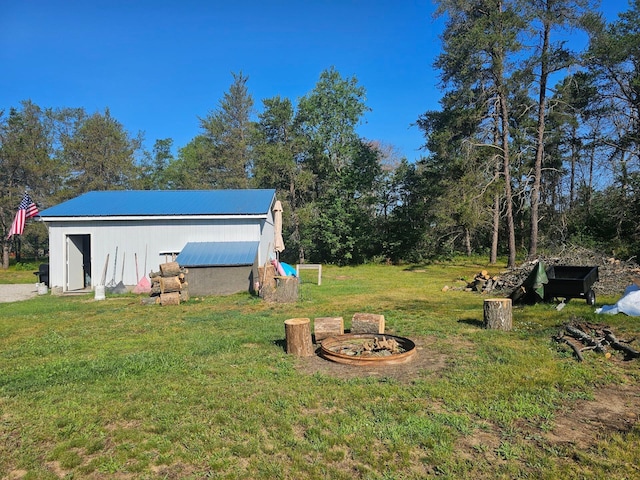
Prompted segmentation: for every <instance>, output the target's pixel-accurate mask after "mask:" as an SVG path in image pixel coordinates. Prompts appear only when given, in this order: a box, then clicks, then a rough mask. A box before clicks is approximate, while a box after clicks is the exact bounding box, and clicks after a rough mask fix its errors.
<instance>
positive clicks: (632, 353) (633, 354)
mask: <svg viewBox="0 0 640 480" xmlns="http://www.w3.org/2000/svg"><path fill="white" fill-rule="evenodd" d="M604 333H605V337H604V338H605V339H606V340H607V341H608V342H609V344H610V345H611V346H612V347H613V348H614V349H615V350H620V351H622V352H624V355H625V357H626V358H640V352H638V351H637V350H635V349H633V348H631V347H630V346H629V345H624V344H623V343H622V342H621V341H620V340H618V339H617V338H616V336H615V335H614V334H613V332H612V331H611V330H604Z"/></svg>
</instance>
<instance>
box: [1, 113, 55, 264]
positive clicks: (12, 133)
mask: <svg viewBox="0 0 640 480" xmlns="http://www.w3.org/2000/svg"><path fill="white" fill-rule="evenodd" d="M53 120H54V114H53V112H52V111H51V110H42V109H41V108H40V107H38V106H37V105H35V104H34V103H32V102H31V101H25V102H22V103H21V108H20V109H17V108H11V109H10V111H9V115H8V117H4V116H3V115H2V114H0V205H2V206H0V222H1V225H2V247H3V248H2V251H3V254H2V267H3V268H8V267H9V247H10V243H9V242H8V241H7V240H6V236H7V233H8V231H9V228H10V227H11V224H12V222H13V218H14V216H15V213H16V211H17V208H18V205H19V203H20V200H21V199H22V196H23V194H24V192H25V190H29V192H30V195H31V196H32V199H33V200H34V201H35V202H37V203H40V205H42V204H41V201H42V199H43V198H44V196H45V195H46V194H49V193H50V192H51V191H53V190H54V189H55V187H56V185H59V181H60V179H59V176H58V174H59V172H60V168H59V164H58V162H57V161H56V159H55V157H54V156H53V149H52V144H53V140H52V136H53V132H54V129H53ZM29 228H34V229H38V227H37V226H33V227H29ZM26 233H28V229H26V230H25V234H26ZM40 235H41V236H44V233H43V232H40ZM12 241H13V242H18V243H16V254H17V256H18V258H19V257H20V242H21V239H20V238H17V237H12Z"/></svg>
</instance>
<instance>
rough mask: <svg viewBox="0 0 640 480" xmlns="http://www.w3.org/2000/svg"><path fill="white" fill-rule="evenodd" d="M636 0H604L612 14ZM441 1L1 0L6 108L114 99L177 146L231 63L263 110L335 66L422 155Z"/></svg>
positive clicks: (370, 134)
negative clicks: (422, 118)
mask: <svg viewBox="0 0 640 480" xmlns="http://www.w3.org/2000/svg"><path fill="white" fill-rule="evenodd" d="M627 7H628V3H627V1H626V0H614V1H612V0H608V1H607V2H606V14H607V16H608V17H609V16H611V19H613V18H615V12H617V11H621V10H626V9H627ZM433 11H434V5H433V4H432V2H431V0H420V1H418V0H322V1H305V0H298V1H291V0H272V1H255V0H247V1H237V2H233V1H229V0H225V1H219V0H210V1H206V0H198V1H196V0H178V1H165V0H155V1H149V0H139V1H136V0H130V1H121V0H109V1H103V0H98V1H90V0H83V1H75V0H67V1H62V0H20V1H18V0H0V65H1V67H0V109H5V110H6V109H8V108H9V107H17V106H19V103H20V101H22V100H28V99H30V100H32V101H33V102H34V103H36V104H37V105H39V106H41V107H53V108H55V107H84V108H85V109H86V110H87V112H88V113H93V112H96V111H100V112H103V111H104V110H105V108H109V109H110V112H111V115H112V116H113V117H114V118H116V119H117V120H118V121H119V122H121V123H122V124H123V126H124V128H125V129H126V130H127V131H129V132H130V133H131V134H132V135H135V134H137V133H138V132H139V131H141V132H143V133H144V136H145V140H146V142H145V145H146V147H147V148H148V149H149V150H150V149H151V148H152V147H153V144H154V142H155V140H157V139H161V138H172V139H173V140H174V147H175V149H177V148H180V147H183V146H184V145H185V144H187V143H188V142H189V141H190V140H191V139H192V138H193V137H194V136H196V135H197V134H199V133H200V126H199V120H198V117H204V116H206V115H207V113H208V112H210V111H213V110H215V109H217V107H218V102H219V100H220V99H221V98H222V95H223V94H224V92H226V91H227V90H228V89H229V86H230V85H231V82H232V80H233V78H232V75H231V72H240V71H242V72H243V73H244V74H245V75H247V76H248V77H249V81H248V87H249V91H250V93H251V95H252V96H253V98H254V101H255V106H256V108H257V109H258V110H261V107H262V99H265V98H270V97H273V96H276V95H280V96H281V97H287V98H290V99H291V100H292V101H294V102H295V103H297V99H298V98H300V97H301V96H303V95H305V94H307V93H309V92H310V91H311V90H312V89H313V88H314V86H315V84H316V82H317V81H318V78H319V76H320V73H321V72H322V71H323V70H326V69H328V68H329V67H331V66H334V67H335V68H336V69H337V70H338V71H339V72H340V73H341V74H342V76H343V77H351V76H355V77H356V78H357V79H358V81H359V84H360V85H361V86H363V87H364V88H365V89H366V91H367V105H368V106H369V107H370V108H371V109H372V110H371V112H369V113H368V114H367V115H366V117H365V119H364V122H365V123H364V124H363V125H361V126H360V127H359V129H358V132H359V133H360V135H361V136H363V137H365V138H367V139H370V140H378V141H381V142H383V143H385V144H387V145H391V146H393V147H395V148H396V150H397V151H398V153H399V154H400V155H403V156H406V157H407V158H408V159H409V160H415V159H417V158H419V157H420V151H419V148H420V146H421V145H422V143H423V138H422V135H421V133H420V131H419V130H418V129H417V128H416V127H411V124H412V123H413V122H415V121H416V119H417V118H418V116H419V115H420V114H421V113H423V112H425V111H427V110H433V109H437V108H438V100H439V98H440V96H441V92H440V91H439V90H438V88H437V84H438V77H437V72H436V71H434V70H433V67H432V64H433V61H434V59H435V56H436V55H437V54H438V53H439V50H440V43H439V39H438V36H439V34H440V32H441V31H442V22H441V21H437V22H436V21H434V20H433V18H432V14H433Z"/></svg>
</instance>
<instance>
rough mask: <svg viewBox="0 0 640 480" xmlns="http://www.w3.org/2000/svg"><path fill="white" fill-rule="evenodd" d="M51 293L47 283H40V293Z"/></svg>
mask: <svg viewBox="0 0 640 480" xmlns="http://www.w3.org/2000/svg"><path fill="white" fill-rule="evenodd" d="M47 293H49V288H48V287H47V284H46V283H38V295H46V294H47Z"/></svg>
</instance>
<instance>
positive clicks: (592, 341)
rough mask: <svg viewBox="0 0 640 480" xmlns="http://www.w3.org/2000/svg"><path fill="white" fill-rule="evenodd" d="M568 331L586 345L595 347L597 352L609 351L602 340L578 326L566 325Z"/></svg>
mask: <svg viewBox="0 0 640 480" xmlns="http://www.w3.org/2000/svg"><path fill="white" fill-rule="evenodd" d="M565 330H566V332H567V333H568V334H569V335H570V336H571V337H573V338H575V339H577V340H580V341H581V342H582V343H584V344H585V345H588V346H590V347H593V348H594V350H595V351H596V352H599V353H604V352H606V351H607V347H605V346H604V345H603V344H602V342H601V341H600V340H598V339H596V338H593V337H592V336H591V335H588V334H586V333H584V332H583V331H582V330H580V329H579V328H577V327H574V326H572V325H567V326H566V327H565Z"/></svg>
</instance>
